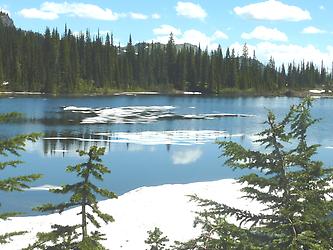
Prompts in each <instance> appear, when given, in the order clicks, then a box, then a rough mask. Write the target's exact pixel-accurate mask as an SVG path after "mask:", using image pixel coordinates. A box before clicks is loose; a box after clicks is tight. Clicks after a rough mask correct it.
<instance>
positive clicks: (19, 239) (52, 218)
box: [0, 179, 264, 250]
mask: <svg viewBox="0 0 333 250" xmlns="http://www.w3.org/2000/svg"><path fill="white" fill-rule="evenodd" d="M235 181H236V180H235V179H222V180H217V181H208V182H195V183H189V184H165V185H160V186H152V187H141V188H137V189H134V190H132V191H130V192H127V193H125V194H123V195H121V196H119V197H118V199H112V200H104V201H100V202H99V203H98V204H99V207H100V209H101V210H102V211H104V212H107V213H110V214H111V215H112V216H113V217H114V219H115V222H113V223H109V224H107V225H105V224H104V223H101V225H102V227H101V228H100V230H101V232H102V233H105V234H106V238H107V240H105V241H101V243H102V244H103V245H104V246H105V247H106V248H107V249H123V250H133V249H136V250H145V249H147V245H146V244H145V243H144V241H145V239H147V237H148V234H147V231H148V230H153V229H154V227H159V228H160V229H161V231H162V232H164V234H165V235H166V236H168V238H169V239H170V242H169V243H170V244H171V243H173V242H174V241H175V240H178V241H187V240H189V239H191V238H193V237H195V236H197V235H198V234H199V233H200V229H198V228H193V221H194V218H195V211H198V209H199V208H198V207H197V206H196V204H195V203H193V202H190V201H189V197H188V196H187V195H192V194H197V195H198V196H199V197H201V198H206V199H211V200H214V201H217V202H221V203H225V204H228V205H230V206H234V207H237V208H241V209H248V210H249V211H252V212H258V211H259V210H260V209H263V208H264V207H263V205H261V204H258V203H257V202H254V201H250V200H246V199H244V198H241V197H242V195H243V193H242V192H241V191H240V189H241V188H242V186H241V185H240V184H239V183H236V182H235ZM226 191H227V192H226ZM77 211H78V208H74V209H70V210H67V211H65V212H63V213H62V214H61V215H59V214H49V215H38V216H29V217H14V218H11V220H10V221H1V222H0V234H2V233H5V232H11V231H15V230H26V231H28V233H27V234H25V235H22V236H16V237H13V241H12V242H11V243H10V244H6V245H2V246H1V249H3V250H6V249H8V250H15V249H21V248H23V247H27V246H28V244H29V243H33V242H34V239H35V234H36V233H37V232H40V231H44V232H45V231H48V230H50V225H52V224H55V223H56V224H62V225H73V224H76V223H78V222H79V219H80V217H79V216H77V215H76V214H77ZM230 222H232V223H236V221H235V220H234V219H232V218H231V219H230ZM88 229H89V230H93V227H91V226H90V227H88Z"/></svg>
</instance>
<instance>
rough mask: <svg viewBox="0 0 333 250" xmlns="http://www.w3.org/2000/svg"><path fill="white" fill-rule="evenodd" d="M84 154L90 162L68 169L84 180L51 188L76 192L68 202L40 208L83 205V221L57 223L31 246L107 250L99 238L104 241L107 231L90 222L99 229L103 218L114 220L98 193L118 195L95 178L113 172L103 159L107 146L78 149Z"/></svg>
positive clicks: (107, 220) (63, 208)
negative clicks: (99, 201)
mask: <svg viewBox="0 0 333 250" xmlns="http://www.w3.org/2000/svg"><path fill="white" fill-rule="evenodd" d="M78 152H79V154H80V156H88V161H87V162H84V163H81V164H78V165H76V166H68V167H67V171H68V172H71V173H76V174H77V176H78V177H79V178H80V179H81V181H80V182H78V183H74V184H71V185H64V186H62V187H61V188H60V189H51V190H50V192H52V193H57V194H68V193H72V195H71V197H70V199H69V201H68V202H64V203H60V204H58V205H53V204H45V205H42V206H40V207H37V208H36V210H38V211H41V212H59V213H62V212H63V211H64V210H65V209H68V208H72V207H78V206H79V207H80V212H79V213H78V215H80V216H81V221H80V224H78V225H72V226H61V225H53V226H52V229H53V230H52V231H51V232H47V233H39V234H37V241H36V242H35V243H34V244H33V245H31V246H29V247H28V248H27V249H60V250H61V249H63V250H65V249H66V250H68V249H85V250H94V249H104V247H103V246H102V245H101V244H100V243H99V241H101V240H104V238H103V236H104V235H103V234H101V233H100V232H99V231H97V230H96V231H93V232H90V233H89V232H88V221H89V222H90V223H91V224H93V225H94V226H95V227H96V228H100V227H101V225H100V222H99V219H101V220H102V221H103V222H105V223H109V222H113V221H114V219H113V217H112V216H111V215H109V214H107V213H103V212H102V211H101V210H100V209H99V208H98V204H97V199H96V195H95V194H98V195H100V196H102V197H106V198H110V199H112V198H116V197H117V196H116V195H115V194H114V193H113V192H110V191H108V190H106V189H102V188H99V187H97V186H96V185H95V184H94V183H93V180H92V179H93V178H94V179H97V180H99V181H103V175H104V174H106V173H110V170H109V169H108V168H107V167H106V166H104V165H103V164H102V163H101V162H102V160H101V156H102V155H104V152H105V148H98V147H96V146H93V147H91V148H90V149H89V152H85V151H78Z"/></svg>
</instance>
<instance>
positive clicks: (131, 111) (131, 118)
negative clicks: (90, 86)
mask: <svg viewBox="0 0 333 250" xmlns="http://www.w3.org/2000/svg"><path fill="white" fill-rule="evenodd" d="M175 109H176V107H174V106H128V107H116V108H108V107H106V108H97V109H93V108H89V107H75V106H68V107H63V110H64V111H67V112H73V113H82V114H93V115H94V116H89V117H86V118H84V119H83V120H82V121H81V123H82V124H104V123H114V124H135V123H152V122H157V121H159V120H165V119H178V120H184V119H216V118H222V117H253V116H254V115H249V114H232V113H212V114H178V113H176V112H175V111H174V110H175Z"/></svg>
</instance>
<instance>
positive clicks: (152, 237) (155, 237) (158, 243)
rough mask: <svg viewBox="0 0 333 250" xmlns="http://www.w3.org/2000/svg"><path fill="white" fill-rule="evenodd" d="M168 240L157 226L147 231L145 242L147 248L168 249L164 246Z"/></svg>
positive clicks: (152, 249)
mask: <svg viewBox="0 0 333 250" xmlns="http://www.w3.org/2000/svg"><path fill="white" fill-rule="evenodd" d="M168 241H169V239H168V237H167V236H164V235H163V232H162V231H161V230H160V229H159V228H158V227H155V228H154V230H152V231H148V238H147V239H146V240H145V243H146V244H147V245H149V246H150V248H149V249H147V250H168V248H166V243H167V242H168Z"/></svg>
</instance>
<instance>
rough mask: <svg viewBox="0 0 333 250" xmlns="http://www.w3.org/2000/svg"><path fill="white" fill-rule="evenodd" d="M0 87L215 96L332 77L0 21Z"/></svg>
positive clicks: (317, 70)
mask: <svg viewBox="0 0 333 250" xmlns="http://www.w3.org/2000/svg"><path fill="white" fill-rule="evenodd" d="M3 82H9V84H8V85H3V86H1V88H2V89H7V90H15V91H23V90H24V91H40V92H46V93H60V94H61V93H63V94H66V93H83V92H95V91H104V92H107V91H112V90H138V89H142V90H165V91H168V90H184V91H201V92H203V93H210V94H218V93H221V92H222V90H226V89H231V90H232V89H236V90H249V89H251V90H253V91H260V92H263V91H266V92H268V91H273V92H274V91H281V90H284V89H303V88H312V87H316V86H322V85H325V86H330V85H331V83H332V82H333V80H332V74H331V73H329V72H328V70H327V69H326V68H325V67H323V65H321V67H317V66H315V65H314V64H313V63H312V62H302V63H301V64H295V63H292V64H288V65H282V66H281V67H277V66H276V65H275V62H274V59H273V58H271V59H270V61H269V62H268V63H267V65H264V64H262V63H261V62H259V61H258V60H257V59H256V56H255V53H254V54H253V55H249V54H248V48H247V46H246V44H245V45H244V47H243V52H242V54H241V55H236V52H235V51H234V50H233V49H232V50H231V49H229V48H228V49H226V50H225V51H222V49H221V47H218V48H217V49H216V50H214V51H208V50H207V49H202V48H200V46H198V47H197V46H193V45H189V44H184V45H176V44H175V42H174V39H173V36H172V34H171V35H170V40H169V42H168V43H167V44H166V45H164V44H160V43H138V44H136V45H134V44H132V39H131V36H130V38H129V42H128V44H127V46H126V47H121V46H120V45H116V44H114V41H113V35H112V34H108V35H106V37H105V39H103V38H102V37H101V36H100V35H99V34H98V35H96V36H92V35H91V34H90V33H89V32H88V31H87V32H85V34H83V33H82V34H79V35H74V34H73V33H72V31H71V30H70V29H67V27H66V28H65V31H64V34H62V35H60V34H59V32H58V31H57V30H56V29H53V30H50V29H49V28H46V30H45V33H44V34H43V35H42V34H39V33H34V32H27V31H23V30H20V29H16V28H15V27H7V26H4V25H1V23H0V84H1V83H3Z"/></svg>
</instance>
